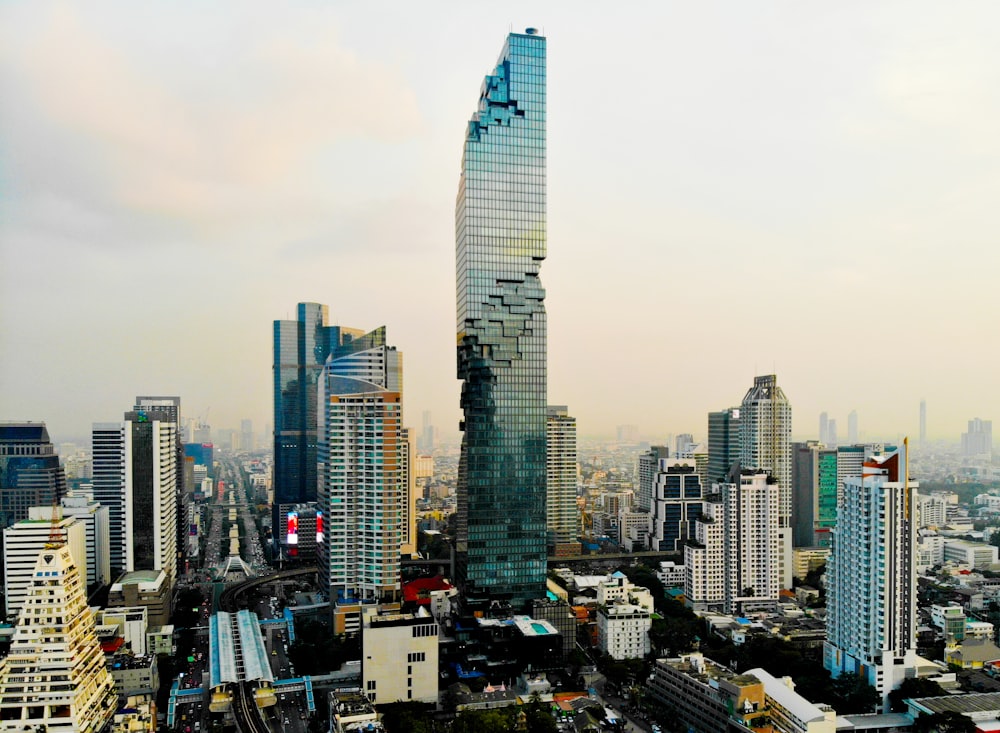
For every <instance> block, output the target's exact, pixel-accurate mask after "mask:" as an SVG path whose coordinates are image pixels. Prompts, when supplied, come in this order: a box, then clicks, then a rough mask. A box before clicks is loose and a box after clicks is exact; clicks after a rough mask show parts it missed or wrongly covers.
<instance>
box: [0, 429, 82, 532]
mask: <svg viewBox="0 0 1000 733" xmlns="http://www.w3.org/2000/svg"><path fill="white" fill-rule="evenodd" d="M65 493H66V473H65V471H64V470H63V467H62V466H60V465H59V457H58V456H57V455H56V449H55V447H54V446H53V445H52V442H51V441H50V440H49V431H48V429H46V427H45V423H43V422H0V529H2V528H4V527H9V526H11V525H12V524H14V523H15V522H20V521H21V520H24V519H27V518H28V508H29V507H33V506H51V505H52V504H53V503H55V502H56V501H58V500H59V497H60V496H62V495H63V494H65Z"/></svg>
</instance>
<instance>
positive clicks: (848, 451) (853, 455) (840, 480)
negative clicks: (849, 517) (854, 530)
mask: <svg viewBox="0 0 1000 733" xmlns="http://www.w3.org/2000/svg"><path fill="white" fill-rule="evenodd" d="M895 451H896V446H894V445H887V444H884V443H857V444H855V445H840V446H837V503H838V504H839V503H840V502H842V501H843V500H844V482H845V481H847V479H848V477H850V476H860V475H861V474H862V473H863V471H862V469H863V468H864V464H865V461H867V460H870V459H872V458H875V457H877V456H884V455H887V454H889V453H894V452H895Z"/></svg>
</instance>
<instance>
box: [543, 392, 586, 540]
mask: <svg viewBox="0 0 1000 733" xmlns="http://www.w3.org/2000/svg"><path fill="white" fill-rule="evenodd" d="M545 426H546V430H545V436H546V440H545V451H546V453H545V456H546V457H545V462H546V501H547V503H548V511H547V516H548V527H549V528H548V537H549V546H550V547H553V548H555V547H559V546H560V545H567V544H570V543H574V542H579V537H580V511H579V510H578V509H577V507H576V473H577V463H576V418H575V417H572V416H570V414H569V410H568V408H567V407H566V406H565V405H549V406H548V411H547V414H546V422H545Z"/></svg>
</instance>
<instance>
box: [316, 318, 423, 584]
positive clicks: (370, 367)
mask: <svg viewBox="0 0 1000 733" xmlns="http://www.w3.org/2000/svg"><path fill="white" fill-rule="evenodd" d="M402 399H403V357H402V354H401V353H399V352H398V351H396V348H395V347H393V346H388V345H386V337H385V328H378V329H376V330H374V331H372V332H371V333H368V334H365V335H364V336H358V337H357V338H355V339H353V340H352V341H351V342H349V343H347V344H344V345H343V346H339V347H337V348H336V349H334V350H333V351H332V352H331V354H330V357H329V358H328V360H327V363H326V365H325V367H324V371H323V377H322V379H321V382H320V402H321V405H322V407H321V421H322V425H321V429H320V434H321V437H320V443H319V449H318V451H317V454H318V456H319V459H320V462H319V476H320V496H319V506H320V511H322V513H323V522H322V526H323V541H322V542H321V543H319V547H320V549H319V555H320V567H321V568H322V572H321V575H322V576H323V587H324V590H326V591H327V593H329V595H330V598H331V600H334V601H338V600H339V601H341V602H353V601H359V600H360V601H383V600H396V599H398V597H399V590H400V546H401V544H402V541H403V522H404V513H405V509H406V491H407V485H408V480H407V475H406V457H407V451H408V444H407V442H406V441H405V440H404V436H403V403H402Z"/></svg>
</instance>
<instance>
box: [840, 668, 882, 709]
mask: <svg viewBox="0 0 1000 733" xmlns="http://www.w3.org/2000/svg"><path fill="white" fill-rule="evenodd" d="M830 695H831V697H833V700H831V701H830V704H831V705H833V708H834V709H835V710H836V711H837V712H838V713H841V714H842V715H856V714H859V713H871V712H873V711H874V710H875V708H876V706H877V705H878V704H879V701H880V698H879V694H878V691H877V690H876V689H875V688H874V687H872V686H871V685H869V684H868V683H867V682H865V680H864V679H863V678H861V677H859V676H858V675H856V674H842V675H840V677H838V678H837V679H835V680H833V681H832V682H831V683H830Z"/></svg>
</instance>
